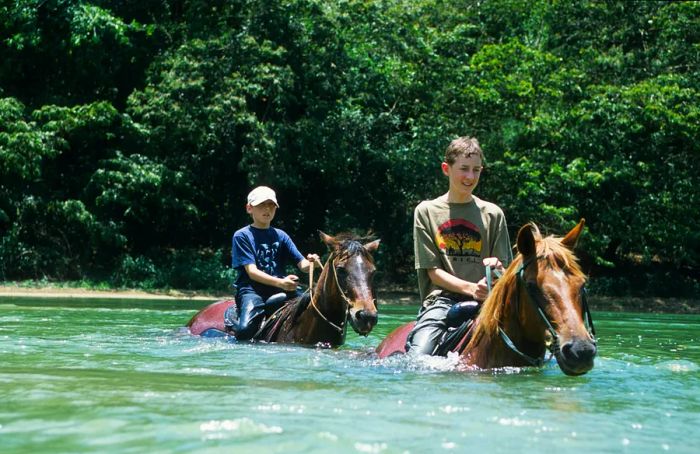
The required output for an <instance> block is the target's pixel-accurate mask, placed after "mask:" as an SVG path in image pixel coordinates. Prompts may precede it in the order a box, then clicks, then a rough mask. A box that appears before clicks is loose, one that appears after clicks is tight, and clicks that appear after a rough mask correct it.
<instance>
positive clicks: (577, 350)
mask: <svg viewBox="0 0 700 454" xmlns="http://www.w3.org/2000/svg"><path fill="white" fill-rule="evenodd" d="M561 351H562V354H563V355H564V357H566V358H569V359H575V360H576V361H590V360H592V359H593V358H594V357H595V355H596V353H597V349H596V346H595V344H594V343H593V342H586V341H572V342H567V343H566V344H564V345H562V346H561Z"/></svg>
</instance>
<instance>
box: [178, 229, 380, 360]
mask: <svg viewBox="0 0 700 454" xmlns="http://www.w3.org/2000/svg"><path fill="white" fill-rule="evenodd" d="M320 235H321V239H322V240H323V242H324V243H325V244H326V245H327V246H328V247H329V249H330V251H331V253H330V256H329V257H328V260H327V261H326V264H325V265H324V266H323V270H322V271H321V274H320V276H319V278H318V282H317V283H316V286H315V288H314V290H313V292H310V294H307V295H304V296H302V297H301V298H296V299H294V300H291V301H289V302H288V303H287V304H285V305H284V306H283V307H282V308H281V309H279V310H278V311H276V312H275V313H274V314H272V315H271V316H270V317H269V318H268V319H267V320H266V321H265V323H264V324H263V326H262V328H261V329H260V331H259V332H258V333H257V334H256V335H255V337H254V339H255V340H264V341H267V342H282V343H297V344H305V345H316V344H319V343H320V344H325V345H329V346H332V347H337V346H339V345H342V344H343V343H344V342H345V335H346V332H347V321H348V320H349V321H350V326H352V328H353V329H354V330H355V332H357V333H358V334H360V335H363V336H366V335H367V334H369V333H370V331H372V328H374V326H375V325H376V324H377V304H376V297H375V292H374V286H373V277H374V274H375V270H376V268H375V265H374V259H373V258H372V253H373V252H375V251H376V250H377V248H378V247H379V242H380V240H374V241H371V242H368V243H366V244H362V242H363V241H365V240H364V239H362V238H357V237H353V236H351V235H349V234H340V235H337V236H335V237H332V236H330V235H326V234H325V233H323V232H320ZM310 290H311V289H310ZM234 304H235V301H233V300H226V301H218V302H216V303H213V304H211V305H209V306H207V307H205V308H204V309H202V310H201V311H200V312H198V313H197V314H195V316H194V317H192V319H191V320H190V321H189V323H188V324H187V326H188V328H189V329H190V332H191V333H192V334H195V335H206V333H207V332H208V330H210V329H213V330H215V331H218V332H224V331H225V327H224V313H225V312H226V310H227V309H229V308H230V307H231V306H232V305H234Z"/></svg>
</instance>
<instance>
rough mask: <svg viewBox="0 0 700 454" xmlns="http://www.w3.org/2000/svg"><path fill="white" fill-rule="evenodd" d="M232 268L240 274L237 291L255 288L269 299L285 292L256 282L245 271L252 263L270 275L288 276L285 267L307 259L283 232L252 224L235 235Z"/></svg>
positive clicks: (237, 280) (236, 285) (236, 284)
mask: <svg viewBox="0 0 700 454" xmlns="http://www.w3.org/2000/svg"><path fill="white" fill-rule="evenodd" d="M231 257H232V267H233V268H234V269H235V270H236V271H238V278H237V279H236V283H235V287H236V290H237V291H239V292H240V291H241V290H243V289H252V290H254V291H255V293H257V294H258V295H260V296H261V297H263V299H266V298H268V297H270V296H272V295H274V294H275V293H279V292H281V291H282V290H281V289H279V288H277V287H272V286H269V285H264V284H260V283H259V282H255V281H253V280H252V279H251V278H250V276H248V273H247V272H246V270H245V266H246V265H250V264H252V263H254V264H255V266H257V268H258V269H259V270H261V271H264V272H265V273H267V274H269V275H270V276H275V277H280V278H281V277H285V276H286V275H287V273H286V272H285V267H286V266H287V265H288V264H289V263H293V264H295V265H296V264H297V263H299V262H300V261H302V260H304V256H303V255H301V253H300V252H299V250H298V249H297V247H296V246H295V245H294V242H293V241H292V239H291V238H290V237H289V235H287V234H286V233H285V232H284V231H283V230H280V229H276V228H274V227H270V228H267V229H258V228H256V227H253V226H252V225H248V226H246V227H243V228H242V229H240V230H237V231H236V233H234V234H233V248H232V250H231Z"/></svg>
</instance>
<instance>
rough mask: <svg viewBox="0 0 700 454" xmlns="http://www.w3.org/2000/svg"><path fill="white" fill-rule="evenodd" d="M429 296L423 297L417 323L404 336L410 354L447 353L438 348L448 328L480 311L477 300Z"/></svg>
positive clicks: (457, 324)
mask: <svg viewBox="0 0 700 454" xmlns="http://www.w3.org/2000/svg"><path fill="white" fill-rule="evenodd" d="M430 298H431V301H428V300H427V299H426V302H425V303H424V305H423V307H421V309H420V311H419V312H418V317H417V319H416V326H414V327H413V329H412V330H411V332H410V333H409V334H408V337H407V339H406V351H408V352H410V353H411V354H424V355H435V354H442V355H444V354H446V353H445V352H442V350H440V351H438V350H439V347H440V345H441V344H442V342H443V341H444V340H445V338H446V335H447V334H448V330H449V329H450V328H453V329H452V331H454V328H456V327H458V326H460V325H461V324H462V323H465V322H467V321H468V320H470V319H473V318H474V317H476V314H477V313H478V311H479V304H478V303H477V302H476V301H469V300H468V301H460V302H456V301H455V300H453V299H451V298H446V297H443V296H437V297H430ZM448 344H449V343H448ZM448 344H446V345H448Z"/></svg>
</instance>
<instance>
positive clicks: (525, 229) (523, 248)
mask: <svg viewBox="0 0 700 454" xmlns="http://www.w3.org/2000/svg"><path fill="white" fill-rule="evenodd" d="M517 245H518V252H520V254H521V255H522V256H523V257H531V256H533V255H535V252H536V249H535V231H534V229H533V225H532V224H525V225H524V226H522V227H521V228H520V231H519V232H518V241H517Z"/></svg>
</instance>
